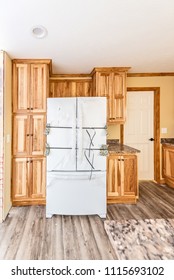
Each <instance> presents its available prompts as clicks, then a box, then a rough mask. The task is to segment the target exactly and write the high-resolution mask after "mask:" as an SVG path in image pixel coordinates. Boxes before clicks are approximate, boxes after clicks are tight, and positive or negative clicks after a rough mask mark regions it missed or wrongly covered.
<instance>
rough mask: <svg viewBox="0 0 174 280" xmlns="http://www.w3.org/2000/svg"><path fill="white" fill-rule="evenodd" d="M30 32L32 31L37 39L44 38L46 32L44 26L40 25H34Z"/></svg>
mask: <svg viewBox="0 0 174 280" xmlns="http://www.w3.org/2000/svg"><path fill="white" fill-rule="evenodd" d="M31 32H32V35H33V36H34V37H35V38H37V39H42V38H45V37H46V36H47V33H48V32H47V30H46V28H45V27H44V26H42V25H36V26H34V27H33V28H32V30H31Z"/></svg>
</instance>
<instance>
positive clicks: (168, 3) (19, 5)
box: [0, 0, 174, 74]
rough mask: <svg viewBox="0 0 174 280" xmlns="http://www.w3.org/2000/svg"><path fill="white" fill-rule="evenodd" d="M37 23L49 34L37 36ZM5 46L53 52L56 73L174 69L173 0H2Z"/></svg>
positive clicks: (12, 50) (19, 51)
mask: <svg viewBox="0 0 174 280" xmlns="http://www.w3.org/2000/svg"><path fill="white" fill-rule="evenodd" d="M35 25H42V26H44V27H46V29H47V31H48V35H47V37H46V38H43V39H37V38H34V37H33V36H32V32H31V29H32V27H33V26H35ZM0 49H1V50H5V51H6V52H7V53H8V54H9V55H10V57H11V58H50V59H52V62H53V73H54V74H55V73H64V74H66V73H69V74H73V73H74V74H76V73H90V72H91V70H92V69H93V68H94V67H102V66H110V67H111V66H115V67H116V66H123V67H124V66H131V67H132V68H131V70H130V71H129V72H133V73H137V72H174V1H173V0H153V1H152V0H84V1H82V0H30V1H24V0H0Z"/></svg>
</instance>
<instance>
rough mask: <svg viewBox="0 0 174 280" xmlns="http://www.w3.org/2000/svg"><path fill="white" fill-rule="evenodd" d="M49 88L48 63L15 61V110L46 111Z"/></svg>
mask: <svg viewBox="0 0 174 280" xmlns="http://www.w3.org/2000/svg"><path fill="white" fill-rule="evenodd" d="M48 88H49V68H48V65H47V64H44V63H43V64H40V63H39V64H38V63H36V64H34V63H19V62H17V63H15V62H14V63H13V112H14V113H26V112H33V113H44V112H46V97H47V96H48Z"/></svg>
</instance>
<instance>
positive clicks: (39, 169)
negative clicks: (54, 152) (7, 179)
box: [12, 158, 45, 206]
mask: <svg viewBox="0 0 174 280" xmlns="http://www.w3.org/2000/svg"><path fill="white" fill-rule="evenodd" d="M44 174H45V158H14V159H13V186H12V200H13V205H14V206H15V205H33V204H45V176H44Z"/></svg>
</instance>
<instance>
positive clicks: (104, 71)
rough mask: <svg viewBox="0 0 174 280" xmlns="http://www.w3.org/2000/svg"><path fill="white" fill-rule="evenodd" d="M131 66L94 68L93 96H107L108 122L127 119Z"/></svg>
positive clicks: (120, 121)
mask: <svg viewBox="0 0 174 280" xmlns="http://www.w3.org/2000/svg"><path fill="white" fill-rule="evenodd" d="M129 69H130V68H129V67H112V68H110V67H108V68H106V67H105V68H104V67H102V68H94V70H93V71H92V73H91V75H92V83H93V96H101V97H102V96H105V97H107V100H108V102H107V104H108V106H107V119H108V123H110V124H112V123H113V124H114V123H124V122H125V120H126V74H127V71H128V70H129Z"/></svg>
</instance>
